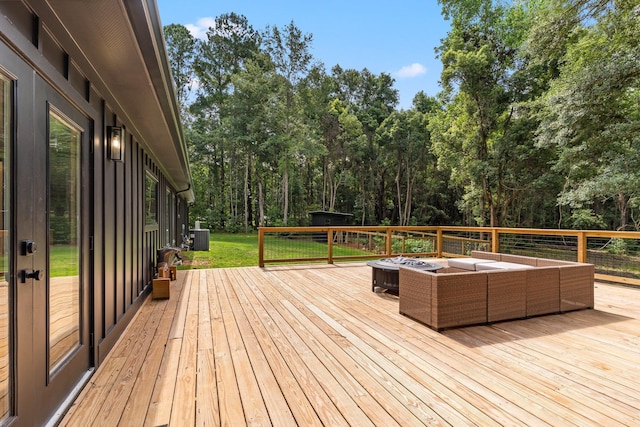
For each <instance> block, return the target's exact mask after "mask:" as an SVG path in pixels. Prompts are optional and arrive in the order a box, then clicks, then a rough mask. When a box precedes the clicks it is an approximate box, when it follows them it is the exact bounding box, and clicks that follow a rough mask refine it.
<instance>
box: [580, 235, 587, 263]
mask: <svg viewBox="0 0 640 427" xmlns="http://www.w3.org/2000/svg"><path fill="white" fill-rule="evenodd" d="M578 262H587V235H586V234H585V233H584V232H580V233H578Z"/></svg>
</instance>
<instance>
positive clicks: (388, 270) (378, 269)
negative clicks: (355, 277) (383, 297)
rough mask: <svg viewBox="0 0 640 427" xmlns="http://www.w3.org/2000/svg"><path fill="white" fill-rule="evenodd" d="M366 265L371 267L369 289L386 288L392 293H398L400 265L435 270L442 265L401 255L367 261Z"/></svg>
mask: <svg viewBox="0 0 640 427" xmlns="http://www.w3.org/2000/svg"><path fill="white" fill-rule="evenodd" d="M367 265H368V266H369V267H371V291H372V292H375V288H376V287H379V288H384V289H386V290H387V292H388V293H391V294H394V295H398V293H399V289H400V286H399V275H400V266H403V267H410V268H415V269H416V270H426V271H436V270H439V269H441V268H442V267H443V266H442V265H440V264H435V263H433V262H426V261H421V260H419V259H416V258H407V257H402V256H398V257H395V258H382V259H379V260H376V261H369V262H367Z"/></svg>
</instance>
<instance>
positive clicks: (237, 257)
mask: <svg viewBox="0 0 640 427" xmlns="http://www.w3.org/2000/svg"><path fill="white" fill-rule="evenodd" d="M266 240H267V243H268V245H267V246H268V247H269V248H270V250H274V249H276V250H277V253H271V252H269V253H266V254H265V258H269V257H271V258H272V259H273V258H283V259H289V258H300V257H303V258H304V257H323V256H327V244H326V243H318V242H314V241H310V240H305V241H296V240H290V239H287V238H283V239H278V238H275V237H272V236H268V237H267V238H266ZM334 255H335V256H349V255H370V253H368V252H365V251H361V250H358V249H352V248H345V247H341V246H339V245H334ZM180 257H181V258H182V259H183V264H182V265H181V266H178V268H179V269H180V270H189V269H195V268H222V267H251V266H257V265H258V234H257V233H255V234H226V233H211V234H210V235H209V251H182V252H181V253H180ZM325 262H326V261H325Z"/></svg>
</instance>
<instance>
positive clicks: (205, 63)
mask: <svg viewBox="0 0 640 427" xmlns="http://www.w3.org/2000/svg"><path fill="white" fill-rule="evenodd" d="M439 3H440V6H441V7H442V14H443V17H444V18H445V19H447V20H449V21H450V24H451V27H450V31H449V32H448V34H447V36H446V37H445V38H444V39H442V40H441V44H440V46H438V47H437V48H436V53H437V56H438V58H439V59H440V60H441V61H442V66H443V70H442V74H441V79H440V84H441V91H440V93H438V94H436V95H435V96H428V95H427V94H425V93H424V92H420V93H418V94H417V95H416V96H415V97H414V99H413V103H412V107H411V108H410V109H408V110H404V109H402V110H399V109H398V91H397V90H396V89H395V88H394V79H393V78H392V77H391V75H389V74H386V73H381V74H374V73H372V72H370V71H369V70H367V69H366V68H365V69H363V70H354V69H344V68H342V67H341V66H340V65H335V66H333V67H332V68H331V69H330V70H327V68H325V65H324V64H323V63H321V62H320V61H319V58H314V57H313V56H312V54H311V53H310V52H311V48H312V43H313V36H312V34H308V33H305V32H304V31H303V30H302V29H300V28H298V27H297V26H296V25H295V23H294V22H293V21H292V22H291V23H290V24H289V25H286V26H284V27H281V28H279V27H277V26H269V27H267V28H265V29H263V30H256V29H254V28H253V27H252V25H251V24H250V23H249V22H248V20H247V18H246V17H244V16H242V15H238V14H235V13H227V14H223V15H220V16H219V17H217V18H216V20H215V25H213V26H212V27H210V28H209V30H208V32H207V37H206V39H205V40H200V39H196V38H194V37H193V36H192V35H191V34H190V33H189V31H188V30H187V28H186V27H184V26H182V25H176V24H171V25H168V26H166V27H165V28H164V32H165V39H166V43H167V49H168V54H169V60H170V63H171V67H172V73H173V77H174V82H175V85H176V93H177V97H178V101H179V103H180V107H181V113H182V116H183V126H184V131H185V135H186V138H187V143H188V147H189V156H190V162H191V166H192V174H193V188H194V191H195V194H196V203H195V204H194V205H193V206H191V208H190V215H191V222H193V221H194V220H196V219H197V220H200V221H201V223H202V224H203V225H204V226H207V227H209V228H212V229H218V230H227V231H241V230H242V231H244V230H249V229H251V228H254V227H257V226H261V225H269V226H276V225H278V226H280V225H288V226H296V225H307V224H309V221H310V218H309V215H308V212H310V211H316V210H326V211H336V212H347V213H352V214H354V225H381V224H389V225H474V226H475V225H479V226H503V227H536V228H579V229H612V230H638V229H640V228H639V227H640V217H639V216H638V209H639V207H640V149H639V147H640V6H638V4H637V0H620V1H605V0H564V1H563V0H528V1H527V0H523V1H518V0H514V1H495V0H494V1H492V0H439Z"/></svg>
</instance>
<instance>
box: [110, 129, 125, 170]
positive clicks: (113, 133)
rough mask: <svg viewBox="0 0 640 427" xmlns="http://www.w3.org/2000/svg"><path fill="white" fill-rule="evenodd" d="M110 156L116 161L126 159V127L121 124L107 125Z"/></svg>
mask: <svg viewBox="0 0 640 427" xmlns="http://www.w3.org/2000/svg"><path fill="white" fill-rule="evenodd" d="M107 143H108V145H109V147H108V150H109V158H110V159H111V160H113V161H116V162H122V161H124V129H122V128H121V127H119V126H107Z"/></svg>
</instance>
